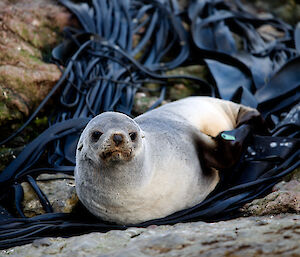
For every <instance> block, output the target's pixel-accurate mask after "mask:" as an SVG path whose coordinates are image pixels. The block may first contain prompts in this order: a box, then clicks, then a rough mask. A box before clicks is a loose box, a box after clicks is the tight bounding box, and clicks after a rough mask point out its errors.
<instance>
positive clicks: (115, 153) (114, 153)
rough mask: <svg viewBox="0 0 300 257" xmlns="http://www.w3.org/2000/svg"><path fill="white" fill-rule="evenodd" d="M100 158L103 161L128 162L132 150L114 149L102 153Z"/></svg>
mask: <svg viewBox="0 0 300 257" xmlns="http://www.w3.org/2000/svg"><path fill="white" fill-rule="evenodd" d="M100 157H101V159H102V160H104V161H128V160H130V159H131V158H132V150H131V149H128V150H126V151H124V150H121V149H116V150H108V151H103V152H101V153H100Z"/></svg>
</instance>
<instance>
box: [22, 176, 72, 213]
mask: <svg viewBox="0 0 300 257" xmlns="http://www.w3.org/2000/svg"><path fill="white" fill-rule="evenodd" d="M37 184H38V186H39V187H40V189H41V190H42V191H43V192H44V193H45V195H46V196H47V198H48V200H49V202H50V203H51V205H52V207H53V211H54V212H64V213H70V212H71V211H72V210H73V209H74V207H75V206H76V204H77V202H78V197H77V194H76V190H75V183H74V177H73V176H69V175H65V174H41V175H40V176H38V177H37ZM21 185H22V187H23V190H24V200H23V202H22V205H23V207H24V209H23V211H24V214H25V216H26V217H33V216H36V215H39V214H43V213H45V211H44V209H43V207H42V205H41V203H40V202H39V200H38V197H37V195H36V193H35V192H34V190H33V189H32V188H31V186H30V185H29V183H27V182H23V183H22V184H21Z"/></svg>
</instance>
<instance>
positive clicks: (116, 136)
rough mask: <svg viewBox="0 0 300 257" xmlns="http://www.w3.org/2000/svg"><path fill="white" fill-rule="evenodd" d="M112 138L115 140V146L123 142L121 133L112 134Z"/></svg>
mask: <svg viewBox="0 0 300 257" xmlns="http://www.w3.org/2000/svg"><path fill="white" fill-rule="evenodd" d="M112 139H113V141H114V142H115V144H116V146H118V145H120V144H121V143H122V142H123V135H120V134H113V137H112Z"/></svg>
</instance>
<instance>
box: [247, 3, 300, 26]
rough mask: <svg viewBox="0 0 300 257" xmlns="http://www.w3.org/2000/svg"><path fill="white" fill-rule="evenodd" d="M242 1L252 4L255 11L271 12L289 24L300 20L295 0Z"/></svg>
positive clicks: (299, 10)
mask: <svg viewBox="0 0 300 257" xmlns="http://www.w3.org/2000/svg"><path fill="white" fill-rule="evenodd" d="M243 2H244V3H245V4H249V3H251V4H253V5H254V8H255V12H256V13H257V12H258V13H265V12H268V13H272V14H274V16H277V17H279V18H281V19H283V20H284V21H286V22H287V23H290V24H296V23H297V22H298V21H299V20H300V3H299V1H297V0H289V1H282V0H251V1H243Z"/></svg>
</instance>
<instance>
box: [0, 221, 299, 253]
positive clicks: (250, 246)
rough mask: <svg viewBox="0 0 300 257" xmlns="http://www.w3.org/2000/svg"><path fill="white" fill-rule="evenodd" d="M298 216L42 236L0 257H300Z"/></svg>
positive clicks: (7, 251) (6, 251) (4, 251)
mask: <svg viewBox="0 0 300 257" xmlns="http://www.w3.org/2000/svg"><path fill="white" fill-rule="evenodd" d="M299 237H300V215H284V216H283V215H280V216H274V217H273V216H268V217H248V218H239V219H233V220H229V221H222V222H216V223H205V222H195V223H186V224H176V225H174V226H154V227H153V226H151V227H149V228H130V229H127V230H126V231H110V232H108V233H90V234H86V235H82V236H76V237H72V238H67V239H65V238H45V239H40V240H36V241H35V242H33V243H32V244H28V245H24V246H19V247H14V248H11V249H7V250H3V251H1V252H0V255H1V256H15V257H18V256H22V257H26V256H31V257H35V256H54V255H55V256H57V257H64V256H79V257H81V256H98V257H108V256H110V257H121V256H128V257H135V256H138V257H140V256H142V257H143V256H162V257H163V256H166V257H167V256H182V257H184V256H232V257H233V256H235V257H238V256H299V252H300V244H299Z"/></svg>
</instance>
